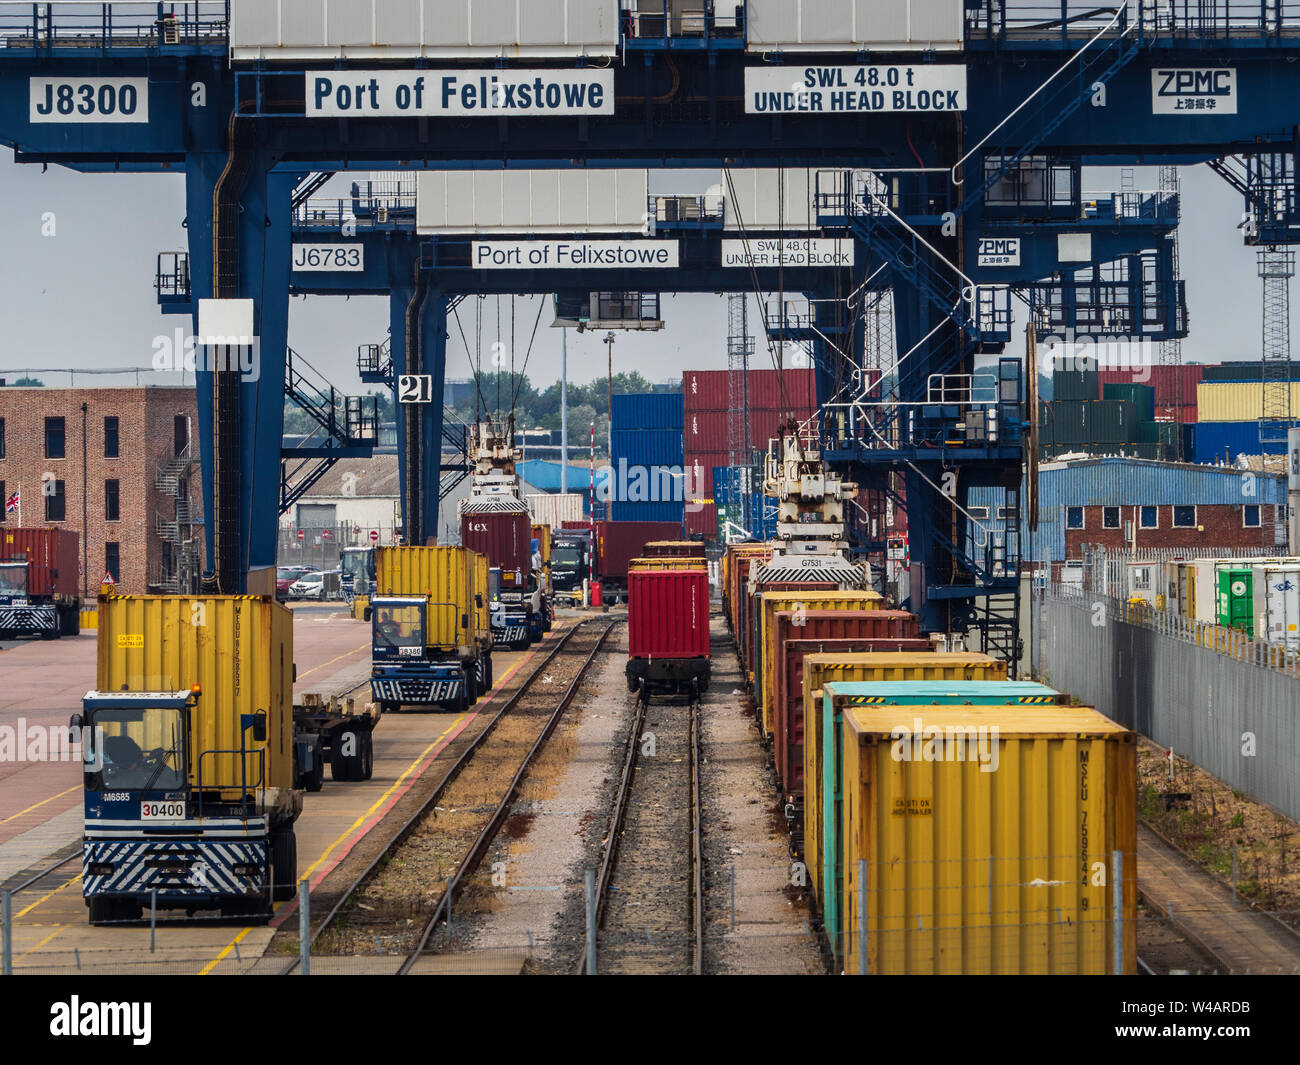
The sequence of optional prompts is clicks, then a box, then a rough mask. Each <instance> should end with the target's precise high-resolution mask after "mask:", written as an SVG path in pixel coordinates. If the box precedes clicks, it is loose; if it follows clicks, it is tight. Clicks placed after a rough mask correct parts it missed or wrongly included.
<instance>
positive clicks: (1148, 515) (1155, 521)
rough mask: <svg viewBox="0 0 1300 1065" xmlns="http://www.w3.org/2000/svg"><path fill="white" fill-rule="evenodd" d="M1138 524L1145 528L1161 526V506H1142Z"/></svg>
mask: <svg viewBox="0 0 1300 1065" xmlns="http://www.w3.org/2000/svg"><path fill="white" fill-rule="evenodd" d="M1138 524H1139V525H1140V526H1141V527H1142V528H1143V529H1158V528H1160V508H1159V507H1141V508H1139V511H1138Z"/></svg>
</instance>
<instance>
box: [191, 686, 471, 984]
mask: <svg viewBox="0 0 1300 1065" xmlns="http://www.w3.org/2000/svg"><path fill="white" fill-rule="evenodd" d="M468 714H469V711H468V710H467V711H465V712H464V713H462V714H458V715H457V716H456V719H455V720H454V721H453V722H452V723H451V724H450V725H448V726H447V727H446V728H445V729H443V731H442V734H441V735H440V736H439V737H438V738H437V739H436V740H434V741H433V742H432V743H430V744H429V746H427V747H426V748H425V749H424V750H423V751H421V752H420V753H419V754H418V755H417V756H416V758H415V761H413V762H412V763H411V764H410V765H408V766H407V767H406V769H404V770H403V771H402V775H401V776H399V777H398V778H397V779H396V780H395V781H393V783H392V785H391V786H390V787H389V788H388V790H387V791H385V792H384V793H383V795H381V796H380V797H379V798H378V799H376V800H375V801H374V802H373V803H371V805H370V807H369V809H367V810H366V812H365V813H363V814H362V815H361V816H360V817H358V818H357V819H356V820H355V821H353V822H352V824H351V825H350V826H349V827H348V828H347V829H345V830H344V832H343V834H342V835H341V836H339V837H338V838H337V839H336V840H335V841H334V842H333V843H331V844H330V845H329V846H328V847H326V848H325V851H324V853H323V854H321V856H320V857H319V858H317V859H316V860H315V861H314V862H312V864H311V865H310V866H308V867H307V869H306V871H305V872H303V873H302V874H301V875H300V876H299V877H298V879H299V880H310V879H311V874H312V873H314V872H315V871H316V870H317V869H319V868H320V867H321V865H322V864H324V862H325V861H326V859H328V858H329V856H330V855H331V854H333V853H334V851H335V850H336V849H337V848H338V847H339V846H340V845H341V844H342V843H344V842H345V841H346V840H347V838H348V837H349V836H351V835H352V833H353V832H355V831H356V830H357V829H358V828H359V827H360V826H361V825H363V824H365V822H366V820H367V818H369V817H370V815H371V814H373V813H374V812H375V811H376V810H377V809H379V807H381V806H382V805H383V804H384V803H385V802H387V801H388V797H389V796H390V795H392V794H393V792H395V791H396V790H397V789H398V788H399V787H401V785H402V784H403V783H405V781H406V779H407V777H409V776H410V775H411V774H412V773H413V772H415V770H416V769H417V768H418V767H419V765H420V763H421V762H423V761H424V759H425V758H426V757H427V756H428V754H429V752H430V751H432V750H433V749H434V748H435V747H437V746H438V744H439V743H441V742H442V740H443V737H445V736H446V735H447V733H448V732H451V731H452V729H454V728H456V726H457V725H459V724H460V723H461V722H462V721H463V720H464V719H465V718H466V717H467V716H468ZM283 905H284V903H279V904H278V905H277V906H276V907H275V909H277V910H278V909H279V908H280V906H283ZM252 930H253V929H252V928H251V927H250V928H245V929H244V930H243V931H242V932H240V933H239V935H237V936H236V937H235V938H234V939H232V940H231V941H230V942H229V943H227V944H226V946H225V949H224V950H222V952H221V953H220V954H218V955H217V956H216V957H215V958H213V959H212V960H211V961H210V962H208V964H207V965H205V966H204V967H203V968H202V969H201V970H199V975H200V976H207V974H208V973H210V972H211V971H212V970H213V969H215V968H216V967H217V966H218V965H220V964H221V962H222V961H224V960H225V958H226V956H227V955H228V954H229V953H230V952H231V951H232V950H234V949H235V944H236V943H238V942H239V941H240V940H242V939H243V938H244V937H245V936H246V935H248V933H249V932H251V931H252Z"/></svg>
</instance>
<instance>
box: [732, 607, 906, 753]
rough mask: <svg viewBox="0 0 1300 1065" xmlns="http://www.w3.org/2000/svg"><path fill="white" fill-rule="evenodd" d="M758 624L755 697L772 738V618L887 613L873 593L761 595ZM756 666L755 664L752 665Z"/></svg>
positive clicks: (764, 731)
mask: <svg viewBox="0 0 1300 1065" xmlns="http://www.w3.org/2000/svg"><path fill="white" fill-rule="evenodd" d="M755 598H759V599H761V604H760V609H758V610H756V611H755V615H756V621H757V623H758V626H759V629H758V646H759V647H760V648H761V650H760V651H759V657H760V662H759V663H758V668H757V669H756V670H755V675H754V697H755V699H757V700H758V705H759V708H760V711H761V714H762V718H761V719H762V722H763V735H764V736H770V735H772V706H773V701H774V699H775V695H774V691H775V687H776V665H775V663H776V648H775V646H774V644H773V636H774V633H773V620H772V619H773V615H775V614H776V612H777V611H778V610H800V609H802V610H884V609H885V600H884V598H883V597H882V596H881V595H880V594H879V593H878V592H873V591H870V590H853V591H785V592H759V593H758V595H757V596H756V597H755ZM751 665H753V663H751Z"/></svg>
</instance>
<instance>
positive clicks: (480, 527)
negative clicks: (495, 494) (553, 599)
mask: <svg viewBox="0 0 1300 1065" xmlns="http://www.w3.org/2000/svg"><path fill="white" fill-rule="evenodd" d="M531 540H532V528H531V526H530V525H529V523H528V513H527V512H526V511H525V512H523V513H518V514H515V513H509V512H501V511H483V512H481V513H475V514H462V515H461V516H460V542H461V546H463V547H468V548H469V549H470V550H471V551H477V552H478V553H479V554H481V555H487V558H488V565H489V566H500V567H501V586H502V587H503V588H516V587H522V586H524V585H526V584H527V583H528V578H529V576H530V575H531V574H532V572H533V562H532V553H531V551H530V550H529V548H530V543H531Z"/></svg>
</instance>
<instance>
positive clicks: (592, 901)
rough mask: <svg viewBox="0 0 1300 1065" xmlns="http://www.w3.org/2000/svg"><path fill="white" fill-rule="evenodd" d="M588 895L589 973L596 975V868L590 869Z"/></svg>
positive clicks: (587, 885) (587, 886)
mask: <svg viewBox="0 0 1300 1065" xmlns="http://www.w3.org/2000/svg"><path fill="white" fill-rule="evenodd" d="M586 896H587V975H588V976H595V975H596V870H594V869H588V870H587V876H586Z"/></svg>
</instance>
